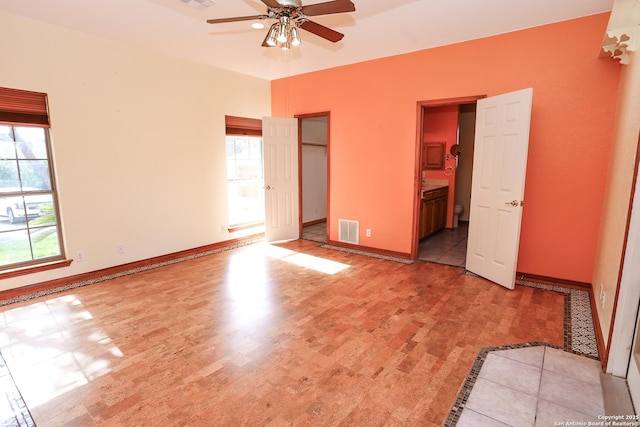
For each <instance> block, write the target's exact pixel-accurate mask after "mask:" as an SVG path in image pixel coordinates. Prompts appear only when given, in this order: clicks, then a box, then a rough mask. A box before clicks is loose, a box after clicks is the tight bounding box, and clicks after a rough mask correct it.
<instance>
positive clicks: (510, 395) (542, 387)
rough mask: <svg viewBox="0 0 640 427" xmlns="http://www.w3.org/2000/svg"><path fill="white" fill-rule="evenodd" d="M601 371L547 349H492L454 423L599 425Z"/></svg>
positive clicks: (463, 426) (594, 362)
mask: <svg viewBox="0 0 640 427" xmlns="http://www.w3.org/2000/svg"><path fill="white" fill-rule="evenodd" d="M600 371H601V369H600V362H598V361H597V360H593V359H590V358H587V357H584V356H578V355H575V354H572V353H568V352H565V351H562V350H558V349H555V348H551V347H546V346H537V347H529V348H519V349H511V350H499V351H492V352H490V353H488V354H487V358H486V360H485V361H484V363H483V364H482V368H481V369H480V372H479V373H478V378H477V380H476V382H475V384H474V385H473V389H472V390H471V393H470V394H469V399H468V400H467V403H466V405H465V407H464V410H463V411H462V414H461V415H460V418H459V420H458V423H457V424H456V425H457V426H458V427H467V426H469V427H478V426H513V427H520V426H535V427H538V426H556V425H562V424H561V423H563V422H564V423H565V424H564V425H570V424H566V423H568V422H571V421H573V422H574V423H580V422H583V423H585V424H584V425H587V424H588V422H589V421H592V422H598V421H602V420H598V416H599V415H604V413H605V412H604V400H603V397H602V387H601V384H600ZM575 425H582V424H575Z"/></svg>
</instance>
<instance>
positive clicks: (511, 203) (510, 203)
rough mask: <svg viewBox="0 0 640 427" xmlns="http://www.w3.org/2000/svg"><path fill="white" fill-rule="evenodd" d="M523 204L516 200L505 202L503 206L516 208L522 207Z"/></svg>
mask: <svg viewBox="0 0 640 427" xmlns="http://www.w3.org/2000/svg"><path fill="white" fill-rule="evenodd" d="M523 203H524V202H518V201H517V200H512V201H510V202H505V203H504V204H505V205H507V206H514V207H517V206H522V205H523Z"/></svg>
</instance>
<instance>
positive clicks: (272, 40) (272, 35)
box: [266, 23, 280, 47]
mask: <svg viewBox="0 0 640 427" xmlns="http://www.w3.org/2000/svg"><path fill="white" fill-rule="evenodd" d="M279 26H280V24H279V23H275V24H273V25H272V26H271V28H269V34H268V35H267V40H266V43H267V44H268V45H269V46H272V47H273V46H275V45H276V44H277V41H276V35H277V34H278V27H279Z"/></svg>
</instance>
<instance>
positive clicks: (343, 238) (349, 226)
mask: <svg viewBox="0 0 640 427" xmlns="http://www.w3.org/2000/svg"><path fill="white" fill-rule="evenodd" d="M338 228H339V230H338V241H339V242H344V243H352V244H354V245H358V244H360V221H356V220H353V219H338Z"/></svg>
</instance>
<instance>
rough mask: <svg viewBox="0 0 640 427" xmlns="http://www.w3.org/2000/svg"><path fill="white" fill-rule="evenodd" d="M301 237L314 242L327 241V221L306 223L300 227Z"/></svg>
mask: <svg viewBox="0 0 640 427" xmlns="http://www.w3.org/2000/svg"><path fill="white" fill-rule="evenodd" d="M302 238H303V239H305V240H312V241H314V242H321V243H327V222H326V221H324V222H320V223H318V224H314V225H308V226H306V227H304V228H303V229H302Z"/></svg>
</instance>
